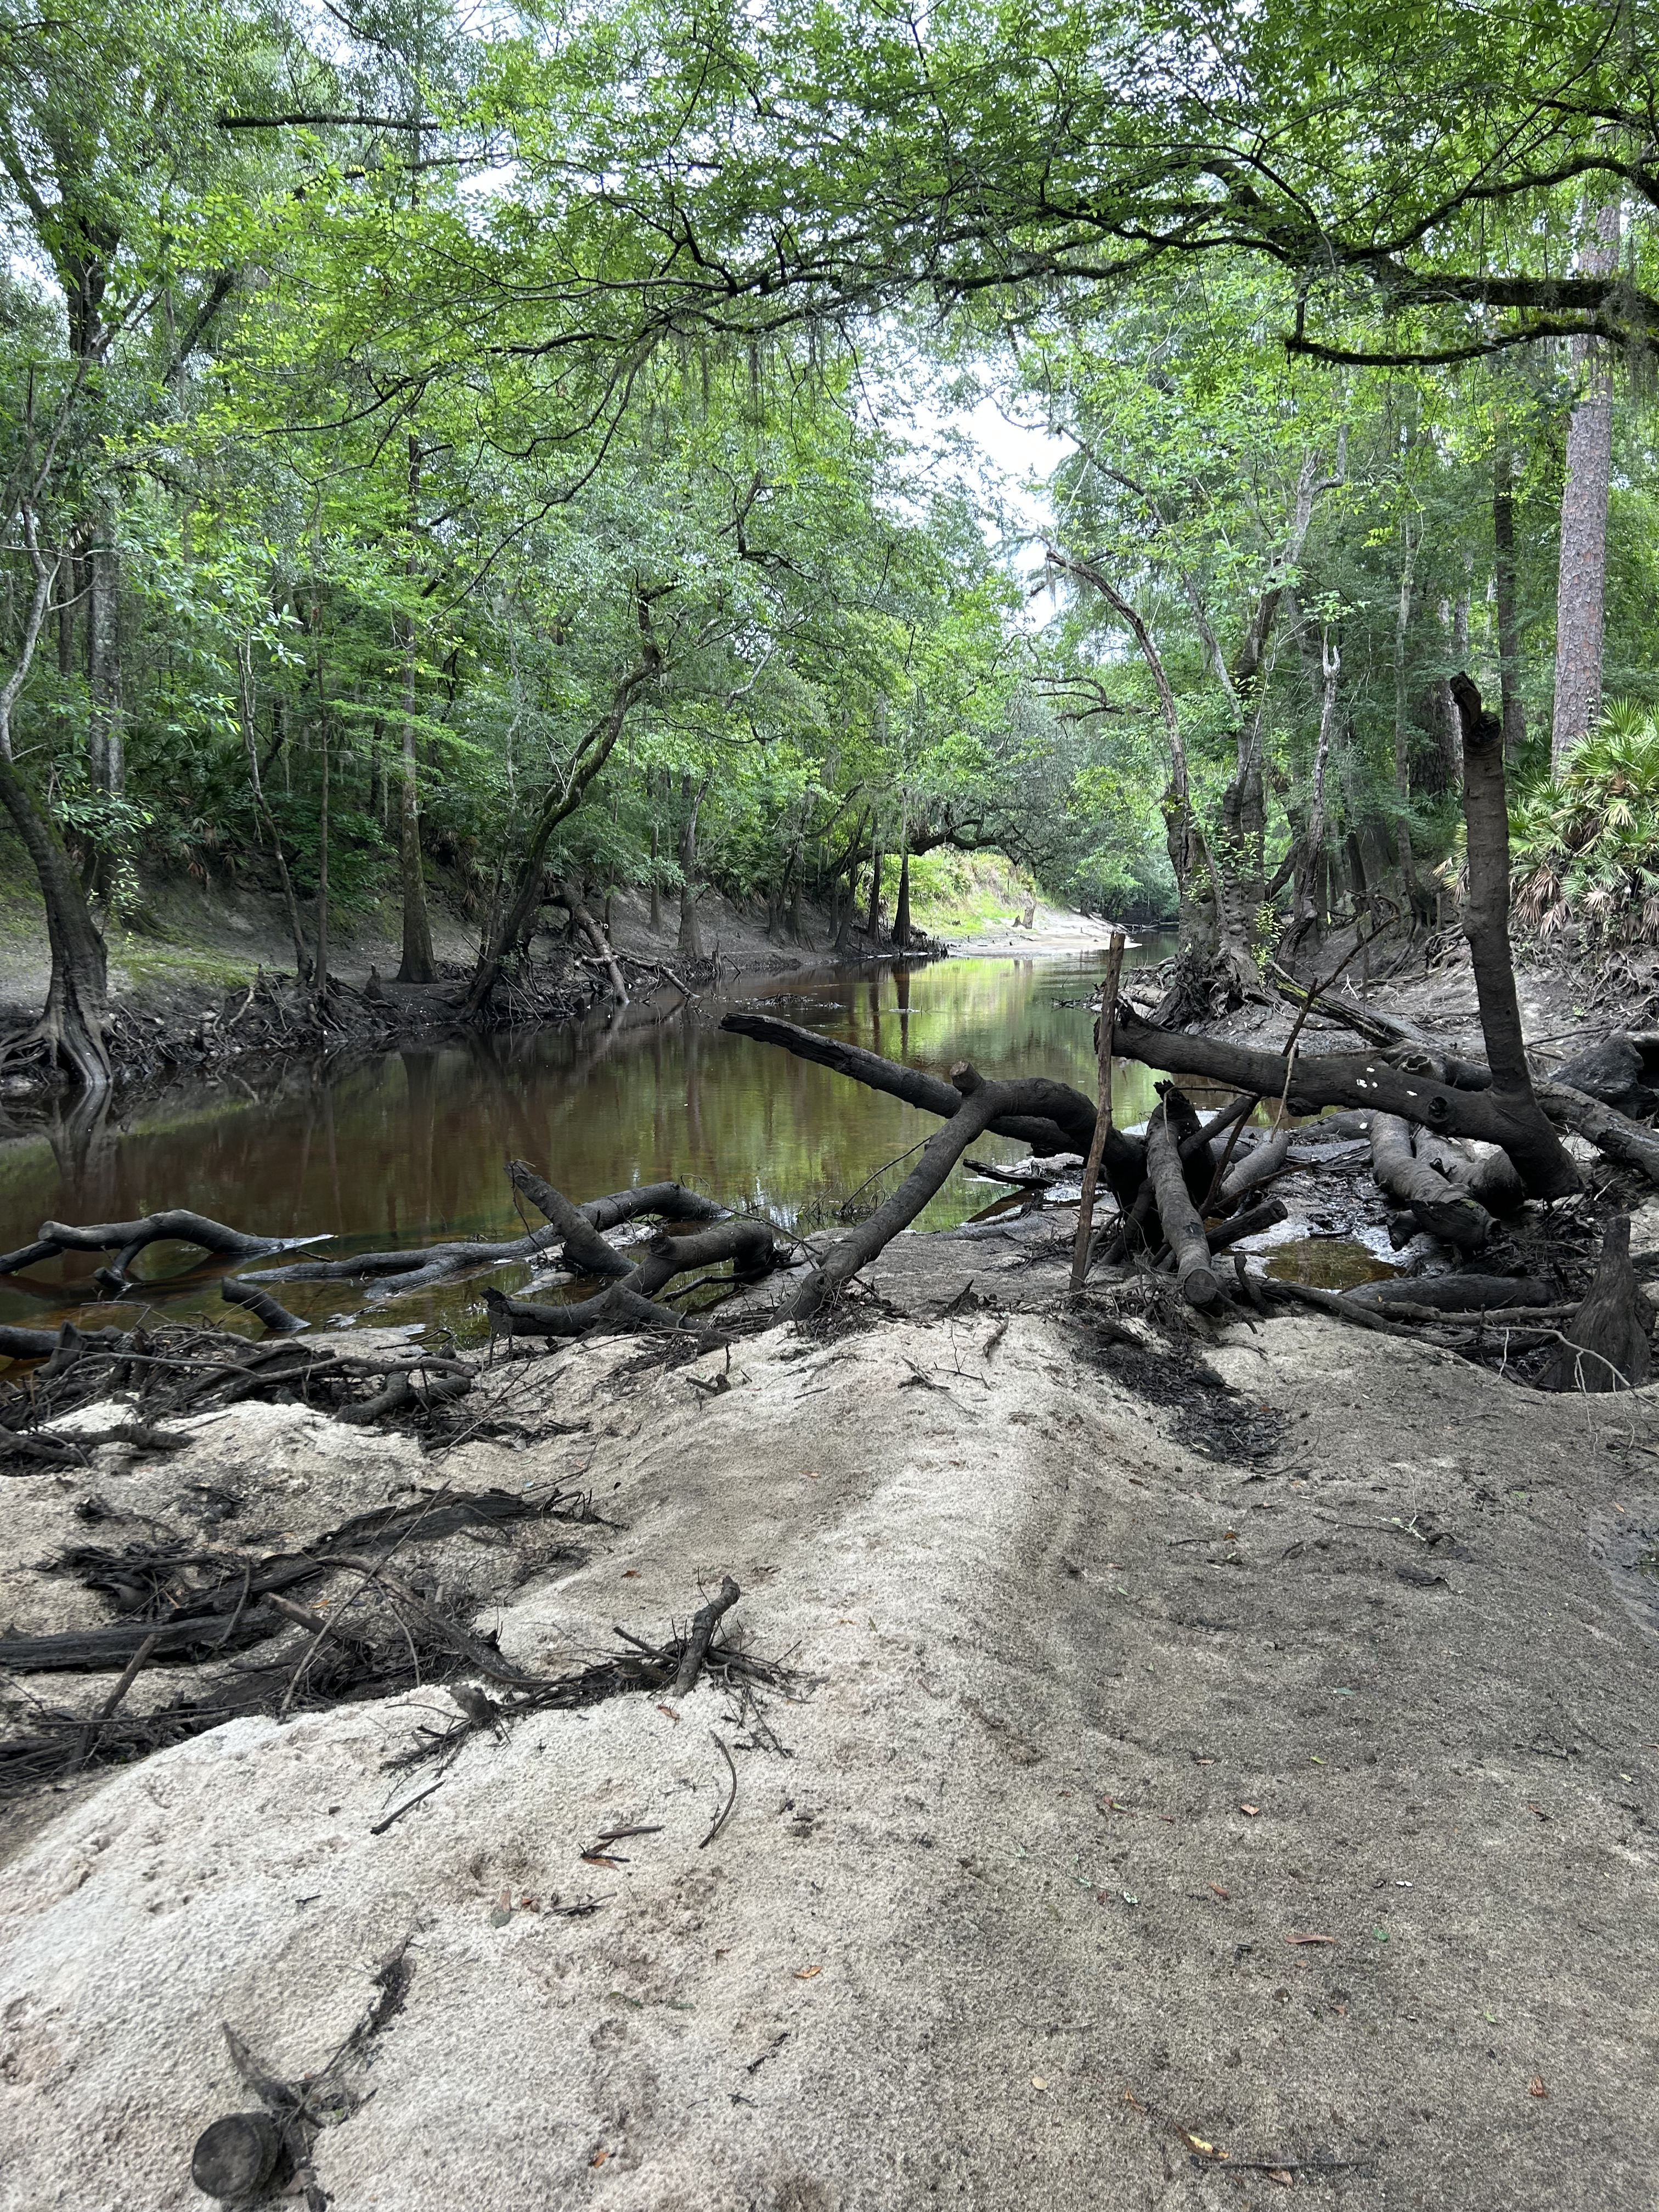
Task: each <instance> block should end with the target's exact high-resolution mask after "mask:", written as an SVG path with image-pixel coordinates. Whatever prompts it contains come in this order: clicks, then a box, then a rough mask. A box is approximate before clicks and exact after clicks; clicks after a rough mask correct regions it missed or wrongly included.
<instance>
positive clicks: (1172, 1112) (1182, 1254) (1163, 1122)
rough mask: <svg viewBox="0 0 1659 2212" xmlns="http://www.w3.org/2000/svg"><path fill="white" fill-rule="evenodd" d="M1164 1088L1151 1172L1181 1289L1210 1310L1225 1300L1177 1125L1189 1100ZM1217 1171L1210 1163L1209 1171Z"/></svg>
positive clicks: (1151, 1145) (1150, 1152)
mask: <svg viewBox="0 0 1659 2212" xmlns="http://www.w3.org/2000/svg"><path fill="white" fill-rule="evenodd" d="M1160 1089H1161V1091H1162V1093H1163V1102H1164V1103H1163V1106H1162V1108H1161V1109H1160V1111H1159V1112H1158V1113H1156V1114H1154V1115H1153V1116H1152V1120H1151V1121H1149V1122H1148V1123H1147V1125H1146V1174H1147V1177H1148V1180H1149V1181H1150V1182H1151V1183H1152V1189H1153V1192H1154V1194H1155V1195H1156V1199H1157V1203H1158V1220H1159V1222H1160V1224H1161V1225H1162V1226H1163V1230H1164V1242H1165V1243H1167V1244H1168V1245H1169V1247H1170V1250H1171V1251H1172V1252H1173V1253H1174V1255H1175V1263H1176V1278H1177V1279H1178V1280H1179V1282H1180V1284H1181V1294H1182V1297H1184V1298H1185V1299H1186V1301H1187V1303H1188V1305H1189V1306H1196V1307H1198V1308H1199V1309H1200V1310H1201V1311H1205V1312H1211V1311H1213V1310H1214V1309H1215V1308H1216V1307H1218V1306H1219V1305H1220V1304H1222V1302H1223V1297H1222V1289H1221V1285H1220V1284H1219V1283H1218V1281H1217V1279H1216V1278H1215V1275H1214V1273H1213V1272H1212V1268H1211V1267H1210V1248H1209V1244H1208V1242H1207V1241H1206V1237H1205V1235H1204V1224H1203V1222H1202V1221H1201V1220H1200V1218H1199V1212H1198V1206H1197V1205H1196V1203H1195V1202H1194V1197H1193V1194H1192V1192H1191V1191H1190V1190H1189V1189H1188V1187H1187V1176H1186V1170H1185V1169H1184V1167H1183V1164H1182V1158H1181V1147H1180V1139H1179V1136H1178V1133H1177V1126H1176V1124H1177V1122H1178V1119H1179V1109H1181V1108H1182V1107H1187V1106H1188V1102H1187V1100H1186V1099H1185V1098H1184V1097H1182V1094H1181V1092H1180V1091H1177V1090H1176V1087H1175V1085H1173V1084H1168V1085H1161V1086H1160ZM1190 1110H1191V1109H1190V1108H1189V1107H1188V1112H1190ZM1213 1172H1214V1168H1213V1163H1211V1164H1210V1166H1209V1173H1210V1174H1213ZM1206 1188H1207V1176H1206Z"/></svg>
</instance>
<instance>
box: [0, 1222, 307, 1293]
mask: <svg viewBox="0 0 1659 2212" xmlns="http://www.w3.org/2000/svg"><path fill="white" fill-rule="evenodd" d="M305 1241H306V1240H305V1239H304V1238H296V1237H246V1236H244V1235H243V1233H242V1231H240V1229H228V1228H226V1226H225V1225H224V1223H223V1222H222V1221H210V1220H209V1218H208V1217H207V1216H206V1214H204V1213H191V1212H190V1211H189V1210H188V1208H186V1207H184V1206H175V1207H173V1208H172V1209H171V1210H170V1211H169V1212H164V1213H147V1214H145V1215H144V1216H143V1219H142V1220H138V1221H102V1222H94V1223H93V1224H91V1225H88V1226H87V1227H85V1228H76V1227H75V1226H73V1225H71V1224H70V1223H68V1222H64V1221H43V1222H42V1223H41V1224H40V1234H39V1236H38V1237H36V1239H35V1242H34V1243H33V1244H25V1245H23V1246H21V1248H20V1249H18V1250H17V1251H15V1252H7V1253H5V1254H3V1255H0V1275H15V1274H17V1273H20V1272H21V1270H22V1269H23V1268H25V1267H35V1266H37V1265H38V1264H39V1262H40V1261H42V1260H55V1259H57V1258H58V1256H59V1255H61V1254H63V1253H64V1252H109V1251H113V1252H114V1254H115V1255H116V1256H115V1259H114V1261H113V1262H112V1265H111V1266H110V1267H107V1268H106V1269H104V1270H102V1271H101V1272H102V1273H104V1274H105V1275H106V1276H107V1277H108V1278H110V1279H112V1281H114V1282H117V1283H126V1282H129V1281H131V1269H132V1265H133V1262H134V1261H136V1260H137V1257H138V1255H139V1254H140V1253H141V1252H142V1251H143V1249H144V1248H145V1246H146V1245H148V1244H160V1243H179V1244H195V1245H197V1246H199V1247H200V1249H202V1250H203V1251H204V1252H210V1253H212V1254H213V1255H214V1257H215V1258H216V1259H231V1260H259V1259H264V1257H265V1256H266V1255H268V1254H270V1253H272V1252H282V1251H286V1250H288V1249H289V1248H290V1247H291V1246H292V1245H294V1244H295V1243H304V1242H305Z"/></svg>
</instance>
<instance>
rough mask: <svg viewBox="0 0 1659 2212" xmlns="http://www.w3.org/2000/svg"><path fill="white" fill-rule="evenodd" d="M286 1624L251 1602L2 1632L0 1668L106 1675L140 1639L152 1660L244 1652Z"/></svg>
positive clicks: (276, 1614)
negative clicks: (175, 1614) (235, 1609)
mask: <svg viewBox="0 0 1659 2212" xmlns="http://www.w3.org/2000/svg"><path fill="white" fill-rule="evenodd" d="M287 1626H288V1622H287V1621H286V1620H285V1619H284V1618H283V1614H282V1613H279V1612H278V1611H277V1610H276V1607H275V1606H272V1605H254V1606H249V1607H246V1610H245V1611H244V1612H243V1613H242V1615H241V1617H240V1620H237V1619H235V1618H234V1617H233V1616H232V1615H230V1614H228V1613H222V1614H219V1615H217V1616H213V1615H192V1616H191V1618H189V1619H188V1620H174V1621H164V1622H161V1624H160V1625H159V1626H158V1624H157V1623H155V1621H142V1620H141V1621H133V1622H131V1623H128V1622H119V1623H118V1624H117V1625H116V1626H113V1627H110V1628H79V1629H67V1630H65V1631H64V1632H62V1633H60V1634H55V1635H50V1636H3V1637H0V1667H4V1668H11V1670H12V1671H13V1672H14V1673H15V1674H106V1673H108V1672H110V1671H111V1670H112V1669H118V1668H124V1667H125V1666H126V1664H127V1663H128V1662H129V1661H130V1660H131V1659H132V1658H133V1657H135V1656H136V1655H137V1652H138V1650H139V1649H140V1647H141V1646H142V1645H143V1644H146V1643H149V1645H150V1650H151V1654H152V1656H153V1657H155V1658H156V1659H203V1658H217V1657H219V1656H221V1655H222V1654H223V1655H227V1656H228V1654H230V1653H232V1652H234V1651H246V1650H247V1649H248V1647H249V1645H250V1644H260V1643H263V1642H264V1639H265V1638H267V1637H269V1636H274V1635H276V1632H277V1631H278V1630H279V1629H282V1628H285V1627H287ZM152 1639H153V1641H152Z"/></svg>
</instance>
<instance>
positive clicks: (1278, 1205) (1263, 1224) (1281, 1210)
mask: <svg viewBox="0 0 1659 2212" xmlns="http://www.w3.org/2000/svg"><path fill="white" fill-rule="evenodd" d="M1290 1211H1291V1209H1290V1208H1289V1206H1286V1205H1285V1201H1284V1200H1283V1199H1282V1198H1264V1199H1262V1200H1261V1201H1260V1202H1259V1203H1258V1204H1256V1205H1255V1206H1246V1208H1245V1209H1244V1211H1243V1213H1236V1214H1234V1215H1233V1216H1232V1218H1231V1220H1228V1221H1223V1222H1220V1223H1218V1225H1217V1226H1216V1227H1215V1228H1213V1229H1206V1231H1205V1232H1204V1241H1205V1243H1206V1244H1207V1245H1208V1246H1209V1248H1210V1249H1211V1251H1212V1252H1225V1250H1226V1249H1227V1247H1228V1246H1229V1245H1230V1244H1237V1243H1242V1242H1243V1239H1244V1238H1245V1237H1255V1236H1257V1235H1259V1234H1260V1233H1261V1231H1262V1230H1264V1229H1272V1228H1273V1226H1274V1225H1276V1224H1277V1223H1279V1222H1280V1221H1285V1220H1287V1219H1288V1218H1289V1216H1290Z"/></svg>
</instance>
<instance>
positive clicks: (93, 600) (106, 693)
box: [87, 511, 126, 796]
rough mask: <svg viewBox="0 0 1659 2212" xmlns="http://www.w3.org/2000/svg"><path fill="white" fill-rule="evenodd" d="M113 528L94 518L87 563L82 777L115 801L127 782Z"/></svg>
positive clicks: (108, 519)
mask: <svg viewBox="0 0 1659 2212" xmlns="http://www.w3.org/2000/svg"><path fill="white" fill-rule="evenodd" d="M112 528H113V517H112V515H111V514H110V513H108V512H107V511H106V512H105V513H101V514H100V516H99V518H98V526H97V532H96V536H95V538H94V544H93V548H92V551H91V554H90V556H88V570H89V583H90V591H89V594H88V610H87V688H88V692H89V693H90V695H91V707H90V711H89V713H88V717H87V773H88V776H89V777H90V779H91V782H92V787H93V789H94V791H101V792H105V793H108V794H110V795H111V796H115V795H117V794H118V793H120V791H121V790H122V789H123V787H125V781H126V746H125V736H124V732H123V730H122V726H121V635H120V583H121V573H120V565H119V562H118V557H117V555H116V551H115V547H114V544H112Z"/></svg>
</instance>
